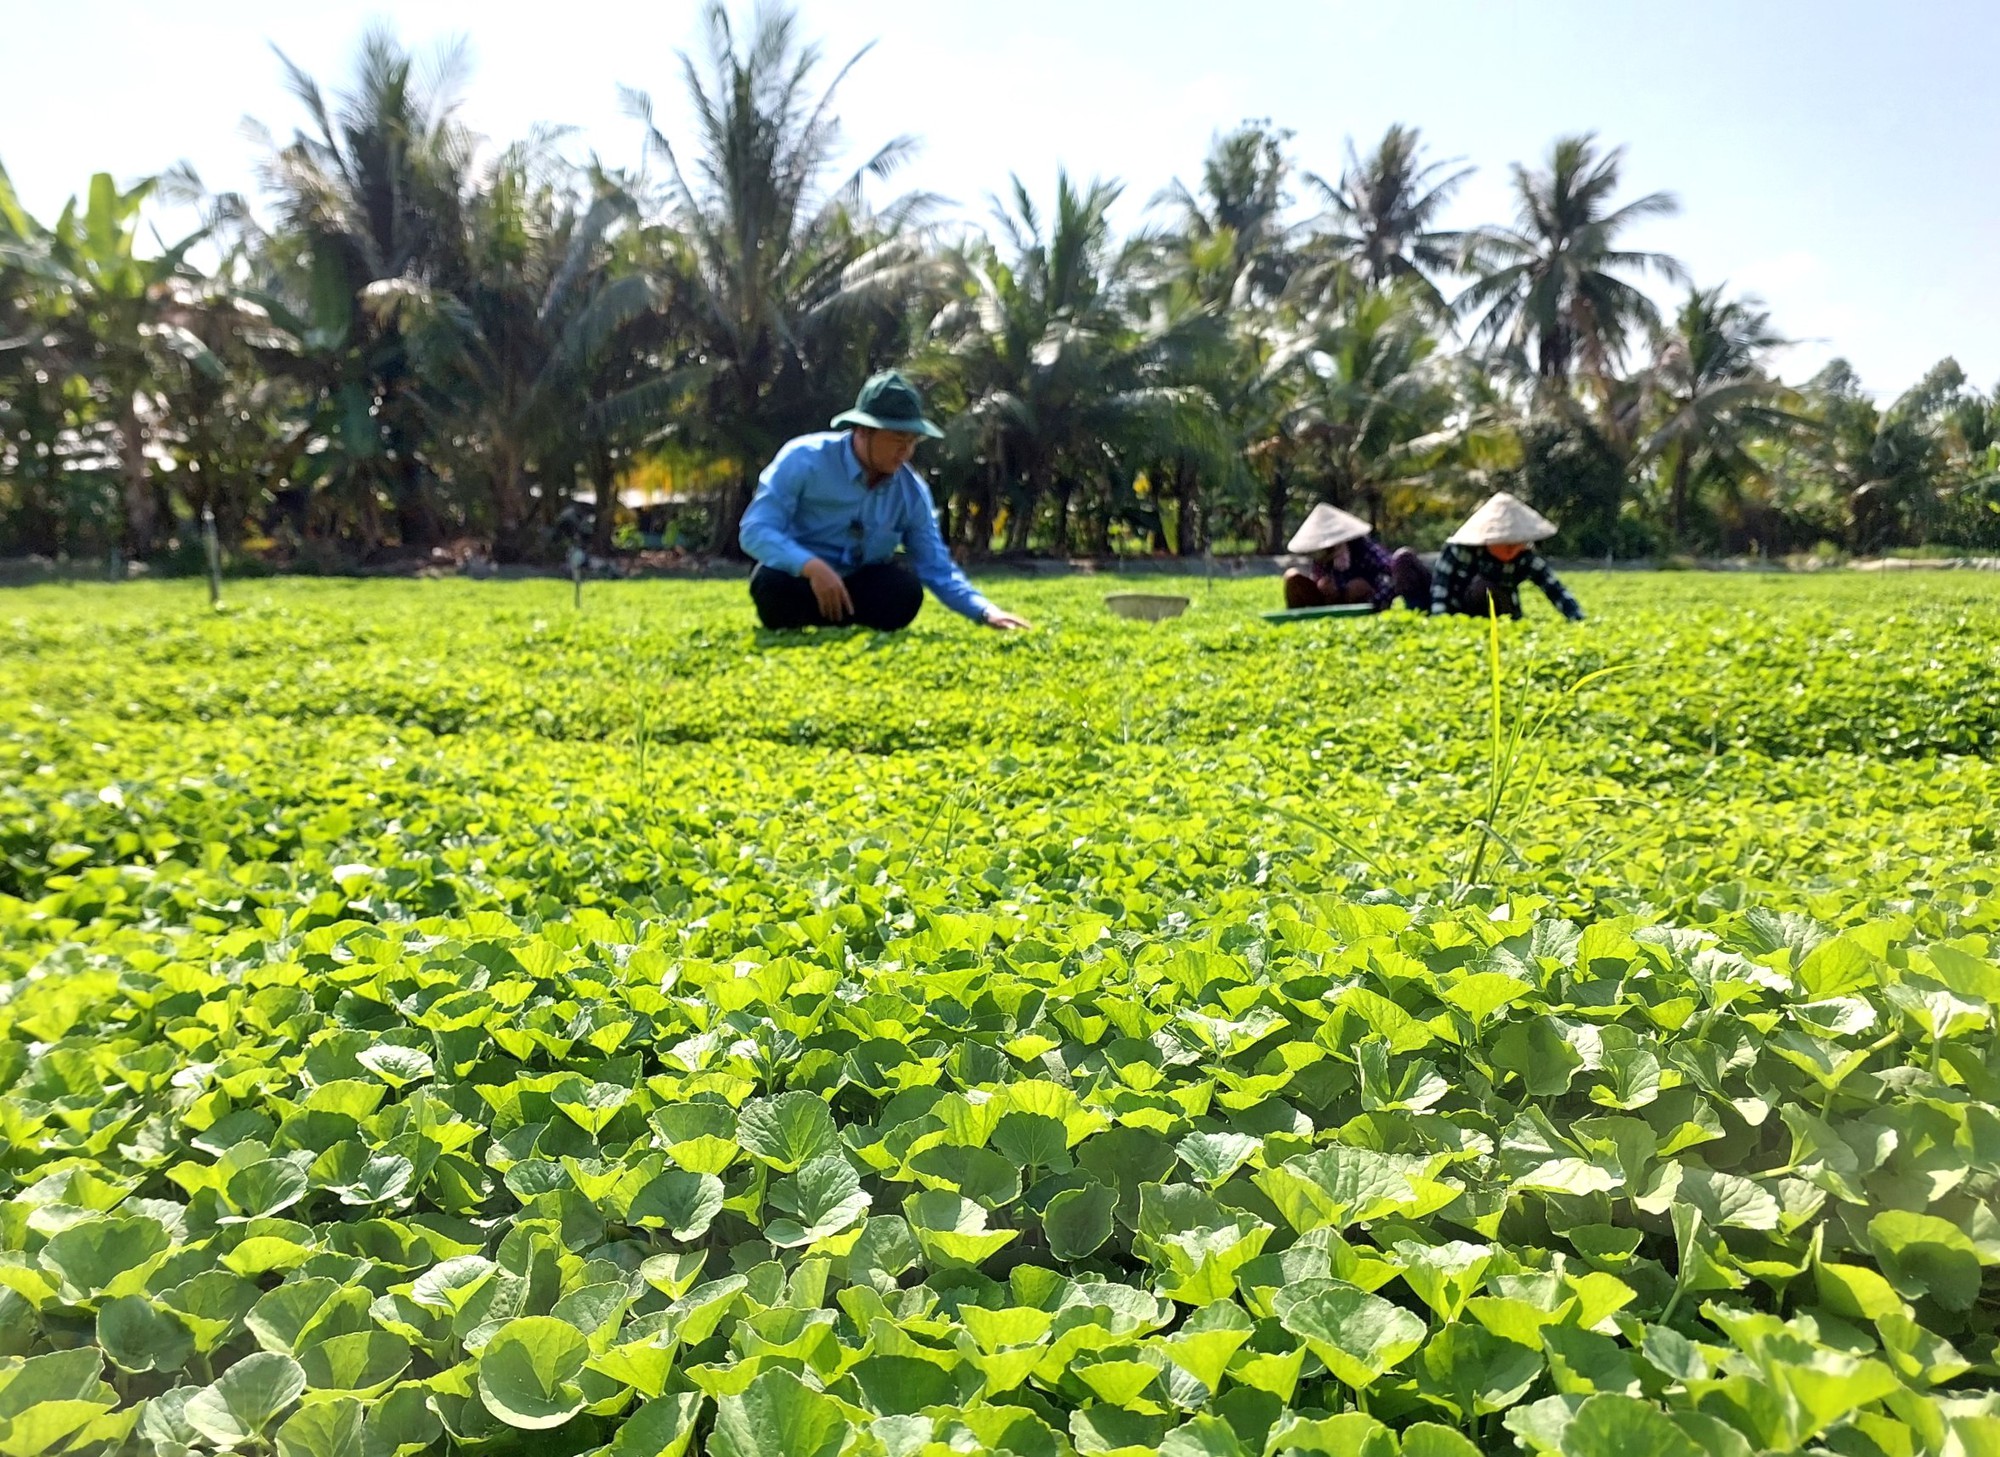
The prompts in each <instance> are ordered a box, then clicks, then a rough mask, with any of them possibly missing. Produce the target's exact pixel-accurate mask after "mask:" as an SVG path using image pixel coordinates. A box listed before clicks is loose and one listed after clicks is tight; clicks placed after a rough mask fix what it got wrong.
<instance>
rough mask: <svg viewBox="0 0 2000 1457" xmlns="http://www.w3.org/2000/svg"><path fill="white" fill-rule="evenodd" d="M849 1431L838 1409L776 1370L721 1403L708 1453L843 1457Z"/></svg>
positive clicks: (748, 1456)
mask: <svg viewBox="0 0 2000 1457" xmlns="http://www.w3.org/2000/svg"><path fill="white" fill-rule="evenodd" d="M847 1430H848V1427H847V1418H846V1417H845V1416H844V1415H843V1413H842V1411H841V1409H840V1407H839V1405H838V1404H837V1403H835V1402H834V1401H833V1400H831V1399H830V1398H828V1397H826V1396H823V1395H822V1394H820V1393H819V1392H817V1391H813V1390H811V1389H810V1388H808V1387H807V1386H806V1385H805V1384H804V1383H803V1382H801V1381H800V1380H799V1378H798V1377H796V1376H794V1375H792V1373H791V1372H789V1371H785V1370H782V1369H776V1368H774V1369H772V1370H768V1371H765V1372H763V1373H761V1374H760V1375H758V1377H757V1378H756V1379H755V1380H753V1381H752V1382H751V1383H750V1384H749V1385H748V1386H747V1387H745V1388H744V1390H743V1391H742V1393H741V1394H740V1395H734V1396H724V1397H722V1398H721V1399H720V1400H719V1401H718V1402H717V1403H716V1411H715V1430H714V1431H713V1432H711V1433H710V1434H709V1439H708V1450H709V1452H710V1453H711V1454H713V1457H838V1454H839V1452H840V1449H841V1447H842V1445H843V1444H844V1443H845V1441H846V1437H847Z"/></svg>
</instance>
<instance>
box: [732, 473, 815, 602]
mask: <svg viewBox="0 0 2000 1457" xmlns="http://www.w3.org/2000/svg"><path fill="white" fill-rule="evenodd" d="M810 474H812V457H811V456H810V455H809V454H807V453H806V452H804V451H801V450H794V449H791V448H789V447H787V448H786V449H784V450H781V451H779V452H778V456H777V459H775V460H773V461H772V462H771V463H770V464H769V465H767V466H765V467H764V474H763V475H762V476H760V477H758V480H757V494H756V495H754V496H752V497H751V498H750V505H749V506H748V508H746V509H745V510H744V512H743V520H742V522H741V523H740V524H739V525H738V526H737V528H736V539H737V540H738V541H740V542H742V544H743V550H744V551H746V552H748V553H749V554H750V555H751V556H753V557H755V558H756V559H757V560H758V561H760V562H762V563H763V564H764V565H765V566H767V567H769V568H771V569H772V570H773V571H778V572H789V573H791V574H792V575H793V576H795V577H796V576H799V575H801V574H802V573H803V572H804V570H805V564H806V563H807V562H808V561H810V560H811V559H812V553H811V552H809V551H807V550H806V549H805V548H804V547H803V546H801V545H799V543H798V542H797V541H796V540H795V539H794V538H793V536H792V519H793V517H794V515H795V514H796V513H797V511H798V506H799V495H800V493H801V492H802V491H804V489H805V484H806V477H807V476H809V475H810Z"/></svg>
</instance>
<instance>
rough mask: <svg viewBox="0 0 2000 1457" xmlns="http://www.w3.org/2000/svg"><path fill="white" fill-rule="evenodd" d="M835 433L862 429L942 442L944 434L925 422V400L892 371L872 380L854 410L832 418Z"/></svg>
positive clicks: (865, 386)
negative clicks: (854, 427) (855, 427)
mask: <svg viewBox="0 0 2000 1457" xmlns="http://www.w3.org/2000/svg"><path fill="white" fill-rule="evenodd" d="M833 424H834V428H835V429H839V428H840V427H841V426H843V425H865V426H867V427H868V428H869V429H871V430H904V431H907V432H909V433H910V434H912V435H928V436H929V437H930V438H931V439H933V440H942V439H944V431H942V430H940V429H938V427H937V426H935V425H933V424H932V423H931V422H930V421H928V420H926V419H925V418H924V397H923V396H922V395H920V394H918V393H917V387H916V386H915V385H913V384H911V383H910V382H909V381H908V380H906V379H904V378H903V376H902V375H901V374H900V373H898V372H897V371H896V370H893V369H885V370H883V371H882V373H880V374H878V375H874V376H872V377H871V378H870V379H869V381H868V383H867V384H865V385H863V386H862V387H861V393H860V394H859V395H857V396H855V399H854V408H853V409H851V410H847V411H844V412H842V413H841V414H838V415H835V416H834V417H833Z"/></svg>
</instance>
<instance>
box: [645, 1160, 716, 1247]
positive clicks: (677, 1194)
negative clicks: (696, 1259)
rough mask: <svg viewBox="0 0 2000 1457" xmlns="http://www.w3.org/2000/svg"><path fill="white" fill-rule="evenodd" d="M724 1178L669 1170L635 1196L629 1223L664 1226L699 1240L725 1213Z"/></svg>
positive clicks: (674, 1233) (677, 1234) (679, 1236)
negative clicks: (716, 1217) (723, 1207)
mask: <svg viewBox="0 0 2000 1457" xmlns="http://www.w3.org/2000/svg"><path fill="white" fill-rule="evenodd" d="M722 1204H723V1189H722V1180H720V1179H718V1178H717V1177H716V1176H715V1175H713V1174H690V1173H688V1172H687V1171H685V1170H683V1169H668V1170H666V1171H665V1172H664V1173H662V1174H660V1175H659V1176H658V1177H656V1178H654V1179H653V1180H652V1181H651V1182H649V1183H648V1184H647V1185H646V1187H645V1188H643V1189H641V1190H640V1191H639V1192H638V1193H637V1194H634V1195H633V1196H632V1203H631V1205H630V1206H629V1207H628V1208H627V1209H626V1211H625V1219H626V1222H627V1223H630V1224H641V1225H663V1226H664V1227H665V1228H666V1231H667V1233H669V1234H671V1235H672V1236H673V1237H674V1238H675V1239H677V1240H683V1241H688V1240H698V1239H700V1238H701V1237H702V1236H703V1235H705V1234H707V1233H708V1227H709V1225H710V1224H711V1223H713V1222H714V1220H715V1216H716V1215H718V1214H720V1213H721V1212H722Z"/></svg>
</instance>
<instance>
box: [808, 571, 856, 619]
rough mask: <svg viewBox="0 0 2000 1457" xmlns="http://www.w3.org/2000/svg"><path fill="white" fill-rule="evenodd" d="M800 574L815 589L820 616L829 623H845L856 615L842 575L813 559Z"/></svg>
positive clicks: (815, 598) (814, 593)
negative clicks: (841, 577)
mask: <svg viewBox="0 0 2000 1457" xmlns="http://www.w3.org/2000/svg"><path fill="white" fill-rule="evenodd" d="M799 574H800V575H801V576H803V577H804V578H805V579H806V583H807V585H808V586H810V587H811V588H812V589H813V600H814V601H816V602H818V603H819V615H820V616H821V617H824V618H825V619H826V620H827V621H828V622H845V621H847V619H848V618H849V617H851V616H852V615H853V614H854V599H853V598H852V597H850V596H848V595H847V583H845V582H843V581H842V580H841V579H840V573H839V572H836V571H835V570H834V569H833V568H832V567H830V566H828V565H827V564H826V563H825V562H823V561H821V560H820V559H819V558H818V557H814V558H812V560H810V561H808V562H807V563H806V564H805V565H804V566H803V567H801V568H799Z"/></svg>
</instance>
